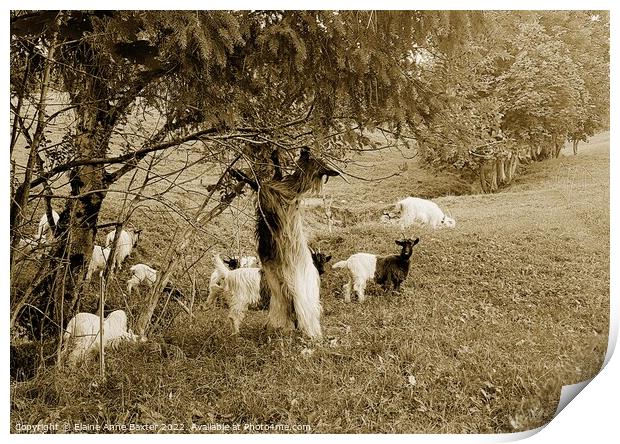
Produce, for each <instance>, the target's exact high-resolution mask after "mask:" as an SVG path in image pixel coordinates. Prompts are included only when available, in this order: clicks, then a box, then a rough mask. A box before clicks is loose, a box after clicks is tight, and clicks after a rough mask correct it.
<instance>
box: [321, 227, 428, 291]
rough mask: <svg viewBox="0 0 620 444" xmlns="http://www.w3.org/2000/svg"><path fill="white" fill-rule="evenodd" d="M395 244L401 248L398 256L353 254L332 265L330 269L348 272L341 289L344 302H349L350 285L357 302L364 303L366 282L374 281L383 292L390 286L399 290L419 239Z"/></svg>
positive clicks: (405, 240)
mask: <svg viewBox="0 0 620 444" xmlns="http://www.w3.org/2000/svg"><path fill="white" fill-rule="evenodd" d="M395 242H396V244H397V245H400V246H401V247H402V249H401V252H400V254H395V255H392V256H384V257H381V256H376V255H374V254H369V253H355V254H353V255H351V256H349V258H348V259H346V260H344V261H340V262H336V263H335V264H334V265H332V268H346V269H347V270H349V281H348V282H347V283H346V284H345V285H344V287H343V289H344V300H345V302H351V284H353V289H354V290H355V292H356V293H357V297H358V299H359V301H360V302H364V299H366V296H365V295H364V290H365V288H366V282H367V281H368V280H370V279H374V281H375V282H376V283H378V284H380V285H381V286H382V287H383V289H384V290H387V289H388V288H389V286H390V284H391V285H392V286H393V287H394V289H395V290H396V291H398V290H400V285H401V283H402V282H403V281H404V280H405V279H406V278H407V274H408V273H409V265H410V261H409V259H410V258H411V254H412V252H413V247H414V246H415V245H417V243H418V242H420V239H419V238H417V239H415V240H411V239H404V240H402V241H401V240H397V241H395Z"/></svg>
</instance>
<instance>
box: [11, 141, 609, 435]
mask: <svg viewBox="0 0 620 444" xmlns="http://www.w3.org/2000/svg"><path fill="white" fill-rule="evenodd" d="M381 156H382V157H381ZM378 160H381V162H380V163H379V164H377V165H375V166H372V168H368V167H367V166H370V165H371V164H372V163H374V162H377V161H378ZM360 162H362V160H360ZM363 162H364V163H363V164H359V165H355V166H351V170H347V171H353V172H354V173H355V175H358V176H363V175H365V174H362V173H363V170H364V169H366V171H370V172H371V173H372V174H371V175H372V176H373V177H381V176H385V175H389V174H391V172H394V171H396V170H398V167H399V165H400V164H402V163H403V162H407V163H408V168H407V170H406V171H405V172H404V173H402V174H401V175H400V176H396V177H392V178H390V179H386V180H384V181H381V182H367V181H364V180H361V179H357V180H352V182H351V184H346V183H344V182H343V181H342V180H339V179H333V180H331V181H330V182H329V183H328V184H327V187H326V190H325V191H326V195H327V196H329V197H333V198H334V207H335V208H334V212H335V215H336V218H337V219H338V220H340V221H341V222H339V226H336V227H335V228H334V230H333V231H332V232H331V233H329V232H328V230H327V229H326V226H325V225H324V223H323V222H324V221H323V219H322V209H321V207H320V206H316V204H317V203H320V199H317V198H316V197H315V198H314V199H311V200H309V201H308V205H307V208H306V211H307V212H308V219H309V226H310V231H311V242H312V244H313V245H314V246H320V247H321V250H322V251H325V252H328V253H330V254H332V255H333V257H334V259H333V260H334V261H336V260H340V259H344V258H346V257H347V256H348V255H349V254H351V253H354V252H358V251H368V252H374V253H379V254H389V253H394V252H397V251H398V248H397V246H396V245H395V244H394V240H395V239H397V238H399V237H400V236H401V233H400V232H399V230H398V229H396V228H394V227H392V226H386V225H381V224H379V223H378V222H377V218H378V217H379V215H380V214H381V210H382V209H383V208H385V207H387V206H388V205H390V204H391V203H393V202H394V201H395V200H396V199H398V198H400V197H404V196H407V195H421V196H427V197H437V198H436V199H435V201H436V202H437V203H438V204H439V205H440V206H442V207H443V208H446V209H448V210H449V211H450V213H451V214H452V216H453V217H455V218H456V220H457V227H456V229H454V230H443V231H429V230H427V229H410V230H409V231H408V232H407V233H406V234H407V236H410V237H416V236H419V237H420V238H421V242H420V244H419V245H418V246H416V247H415V249H414V255H413V259H412V268H411V271H410V275H409V277H408V279H407V281H406V282H405V284H404V286H403V289H402V292H401V293H400V294H393V293H390V294H383V293H382V292H381V291H380V290H379V289H377V288H375V287H374V286H372V285H371V286H370V291H369V294H370V296H371V297H370V298H369V299H368V300H367V301H366V302H365V303H364V304H359V303H357V302H353V303H350V304H345V303H344V301H343V299H342V291H341V287H342V285H343V284H344V282H345V276H344V273H342V272H341V270H331V269H329V270H328V271H327V272H326V274H325V275H324V276H323V279H322V284H321V289H322V291H321V299H322V304H323V318H322V325H323V332H324V337H325V338H324V340H323V341H322V342H321V343H319V344H317V343H309V342H307V341H305V340H304V339H303V338H301V337H298V336H268V335H267V334H266V333H265V331H264V327H263V326H264V323H265V321H266V314H265V313H264V312H250V313H249V314H248V317H247V318H246V321H245V322H244V324H243V325H242V327H241V334H240V335H239V336H238V337H231V336H230V332H229V328H228V327H229V326H228V323H227V319H226V316H227V310H226V309H225V308H224V307H221V306H220V307H209V308H205V309H203V310H200V311H198V312H197V317H196V319H193V320H190V319H189V318H188V317H186V316H185V315H181V316H180V317H178V318H177V320H176V322H175V323H174V324H173V325H172V327H171V328H169V329H168V330H167V331H166V332H165V333H164V335H163V336H164V337H163V339H165V341H166V342H168V343H170V344H175V345H178V346H179V347H180V348H181V349H182V350H183V351H184V352H185V353H186V355H187V358H186V359H180V360H174V359H164V358H161V355H160V354H158V353H153V347H152V346H149V345H141V346H133V347H131V346H127V347H124V348H122V349H121V350H119V351H116V352H110V355H109V358H108V361H107V365H108V378H107V379H106V381H105V382H100V381H97V378H96V376H95V375H96V374H97V364H96V363H93V364H92V365H91V366H90V367H88V368H86V369H85V371H84V372H83V373H80V374H77V375H70V374H67V373H66V372H64V371H61V370H54V369H51V370H48V371H46V372H44V373H42V374H40V375H39V376H38V377H37V378H36V379H34V380H31V381H28V382H24V383H18V384H14V385H13V386H12V388H11V392H12V393H11V395H12V406H11V412H12V413H11V424H12V427H14V426H15V424H16V423H37V422H39V421H43V422H48V421H52V422H63V421H67V422H70V423H74V422H82V423H88V424H100V425H103V424H105V423H111V424H112V423H124V424H129V423H133V424H153V423H157V424H161V423H164V424H180V425H179V426H178V427H176V429H177V430H179V429H183V430H184V431H190V430H191V427H192V424H195V425H197V426H200V425H208V424H213V423H221V424H229V425H233V424H240V425H241V430H240V431H243V427H244V424H276V423H277V424H285V425H289V426H293V425H308V426H309V427H310V431H311V432H315V433H372V432H381V433H390V432H394V433H418V432H419V433H422V432H423V433H442V432H445V433H461V432H466V433H469V432H478V433H487V432H511V431H517V430H525V429H529V428H534V427H537V426H540V425H542V424H543V423H545V422H546V421H548V420H549V418H550V415H552V414H553V412H554V411H555V408H556V405H557V401H558V399H559V395H560V389H561V387H562V385H565V384H572V383H575V382H578V381H582V380H584V379H587V378H590V377H592V376H593V375H595V374H596V373H597V371H598V370H599V368H600V366H601V364H602V361H603V357H604V354H605V351H606V346H607V332H608V318H609V316H608V312H609V134H602V135H599V136H596V137H594V138H593V139H592V140H591V143H589V144H584V145H583V146H582V147H581V149H580V153H579V155H578V156H572V155H569V154H568V150H565V151H564V155H563V156H562V157H560V158H559V159H554V160H551V161H547V162H543V163H535V164H531V165H528V166H527V167H525V168H524V170H523V171H522V174H521V175H520V176H519V177H518V179H517V181H516V182H515V184H514V185H513V186H512V187H511V188H509V189H508V190H506V191H505V192H502V193H499V194H495V195H479V194H472V195H463V196H455V194H457V193H462V192H463V191H464V188H463V187H464V185H463V184H461V183H460V182H459V181H458V179H456V178H451V179H450V180H446V179H445V178H444V177H439V176H434V175H433V174H431V173H429V172H427V171H424V170H421V169H420V168H419V167H418V166H417V164H416V162H415V160H408V161H405V160H403V158H402V156H401V155H400V154H399V153H387V154H375V155H374V157H370V158H369V157H365V158H364V159H363ZM364 164H365V165H367V166H364ZM366 175H370V174H366ZM191 186H192V187H194V188H193V189H195V190H197V191H196V192H198V191H200V185H199V184H197V183H193V184H191ZM465 191H466V190H465ZM469 191H471V190H469ZM111 196H113V195H111ZM191 196H192V195H191V192H190V191H187V192H185V193H183V192H181V191H179V192H178V195H177V196H176V197H175V203H177V204H178V205H184V206H186V207H189V206H191V205H192V202H193V201H194V198H193V197H191ZM438 196H440V197H438ZM117 203H118V202H117ZM117 203H116V204H117ZM116 204H115V202H114V198H111V199H108V201H107V203H106V207H105V208H104V216H103V217H104V218H105V217H110V216H111V215H112V214H113V212H114V211H115V209H116V206H115V205H116ZM251 215H252V202H251V199H250V198H249V197H248V198H246V199H244V200H241V201H239V202H237V203H236V205H235V208H234V209H232V210H231V211H230V212H228V213H227V214H225V215H223V217H222V218H220V219H218V221H216V223H215V224H213V225H212V226H208V227H205V231H204V232H203V233H202V234H201V236H200V240H199V242H197V243H196V245H194V246H193V250H192V251H193V252H192V254H193V255H194V257H199V256H200V255H203V254H204V255H205V256H204V257H203V259H201V260H199V262H198V264H197V266H196V270H195V271H196V274H197V279H198V281H199V290H202V291H201V296H202V297H204V296H206V285H207V282H208V276H209V274H210V273H211V270H212V265H211V260H210V252H212V251H229V252H232V251H233V250H235V249H236V248H237V236H236V234H237V233H239V242H240V243H241V245H248V246H251V245H252V242H253V240H252V238H253V235H252V228H251V222H250V218H251ZM134 223H135V224H137V225H141V226H142V227H143V228H145V230H146V236H145V240H144V242H143V243H142V245H141V246H140V248H139V249H138V252H137V253H136V254H135V256H134V257H133V258H132V262H146V263H150V264H152V265H155V266H157V265H158V264H160V263H162V260H163V257H164V255H165V251H166V248H167V244H168V240H169V239H170V236H171V233H172V232H173V231H174V229H175V227H176V225H175V224H176V222H170V221H169V220H168V219H167V218H166V215H165V213H161V214H160V213H158V212H156V211H155V210H154V209H153V208H149V207H144V208H143V209H141V210H140V211H138V212H136V213H135V221H134ZM244 250H245V252H249V251H251V248H250V247H246V248H244ZM121 278H123V275H121V276H120V277H119V279H121ZM178 279H180V280H181V282H183V285H187V284H186V281H185V280H184V277H183V276H179V277H178ZM119 285H122V281H120V283H119ZM119 304H120V302H119ZM117 308H122V307H117ZM93 381H96V382H93ZM268 431H273V430H268Z"/></svg>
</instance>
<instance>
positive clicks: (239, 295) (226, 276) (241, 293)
mask: <svg viewBox="0 0 620 444" xmlns="http://www.w3.org/2000/svg"><path fill="white" fill-rule="evenodd" d="M311 255H312V263H313V264H314V268H315V269H316V272H318V274H319V275H322V274H323V273H324V272H325V264H326V263H327V262H329V261H330V259H331V256H328V255H326V254H324V253H321V252H314V251H313V252H312V253H311ZM213 261H214V264H215V269H216V270H217V271H218V273H219V275H220V276H221V277H222V281H221V284H220V285H221V289H222V291H223V293H224V294H225V295H226V300H227V302H228V307H229V312H228V319H229V320H230V325H231V329H232V333H233V334H237V333H239V326H240V325H241V322H243V319H244V318H245V315H246V313H247V311H248V308H249V307H250V306H252V307H256V309H259V310H264V309H266V308H268V307H269V301H270V290H269V288H268V287H267V285H266V281H265V279H264V272H263V270H262V269H261V268H256V267H251V268H243V267H242V268H237V269H234V270H230V269H229V268H228V267H227V266H226V264H225V263H224V261H223V260H222V259H221V258H220V256H219V255H215V256H214V257H213ZM291 304H292V302H291ZM290 309H291V310H292V309H293V307H290ZM293 322H294V323H295V324H296V323H297V319H293Z"/></svg>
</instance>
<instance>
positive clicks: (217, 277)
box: [207, 256, 258, 304]
mask: <svg viewBox="0 0 620 444" xmlns="http://www.w3.org/2000/svg"><path fill="white" fill-rule="evenodd" d="M222 262H224V263H225V264H226V265H227V268H228V269H229V270H236V269H237V268H258V259H257V258H256V256H241V258H240V259H239V258H238V257H231V258H229V259H223V260H222ZM223 279H224V276H223V275H222V274H221V273H220V272H219V271H218V270H217V268H216V269H215V270H213V273H211V278H210V279H209V296H208V297H207V304H211V303H213V301H214V300H215V299H216V298H218V297H219V296H220V294H221V293H222V290H223V287H222V281H223Z"/></svg>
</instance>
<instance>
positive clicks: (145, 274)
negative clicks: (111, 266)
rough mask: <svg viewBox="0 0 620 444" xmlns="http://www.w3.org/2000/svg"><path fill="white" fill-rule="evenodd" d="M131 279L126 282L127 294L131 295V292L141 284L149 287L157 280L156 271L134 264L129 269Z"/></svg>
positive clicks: (143, 265) (146, 266)
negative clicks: (143, 283)
mask: <svg viewBox="0 0 620 444" xmlns="http://www.w3.org/2000/svg"><path fill="white" fill-rule="evenodd" d="M130 270H131V277H130V278H129V280H127V293H129V294H131V290H132V289H133V287H135V286H136V285H140V284H141V283H142V282H146V284H147V285H148V286H149V287H151V286H152V285H153V284H154V283H155V281H156V280H157V270H155V269H154V268H151V267H149V266H148V265H146V264H136V265H134V266H133V267H131V268H130Z"/></svg>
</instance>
